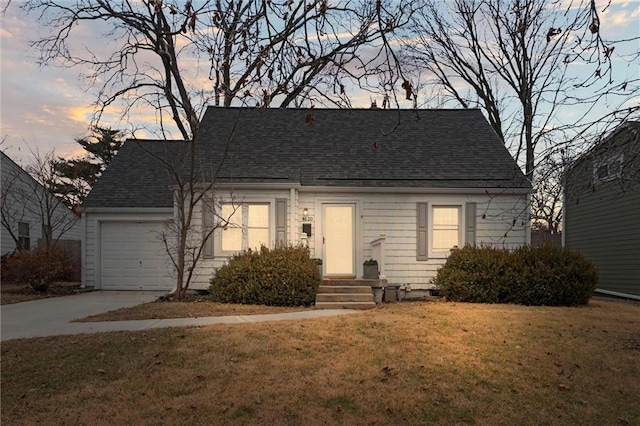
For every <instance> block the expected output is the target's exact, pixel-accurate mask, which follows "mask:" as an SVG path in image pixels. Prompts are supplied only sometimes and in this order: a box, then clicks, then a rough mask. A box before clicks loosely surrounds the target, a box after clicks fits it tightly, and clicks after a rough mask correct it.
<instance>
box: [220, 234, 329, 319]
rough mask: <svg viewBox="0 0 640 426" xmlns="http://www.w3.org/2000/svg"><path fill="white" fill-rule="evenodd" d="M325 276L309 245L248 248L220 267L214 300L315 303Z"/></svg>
mask: <svg viewBox="0 0 640 426" xmlns="http://www.w3.org/2000/svg"><path fill="white" fill-rule="evenodd" d="M320 281H321V276H320V272H319V271H318V267H317V265H316V261H315V260H314V259H311V258H310V257H309V249H308V248H307V247H278V248H275V249H269V248H267V247H264V246H263V247H262V248H261V249H260V250H258V251H251V250H249V251H244V252H242V253H239V254H236V255H234V256H233V257H232V258H231V259H229V262H228V263H227V264H225V265H224V266H222V267H220V268H218V269H217V270H216V274H215V276H214V277H213V278H212V279H211V285H210V287H209V290H210V293H211V299H212V300H213V301H215V302H222V303H242V304H256V305H270V306H301V305H311V304H313V302H314V300H315V297H316V292H317V290H318V286H319V285H320Z"/></svg>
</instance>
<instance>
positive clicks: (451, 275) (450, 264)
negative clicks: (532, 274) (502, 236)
mask: <svg viewBox="0 0 640 426" xmlns="http://www.w3.org/2000/svg"><path fill="white" fill-rule="evenodd" d="M508 258H509V252H508V251H507V250H504V249H495V248H491V247H478V248H476V247H471V246H466V247H464V248H462V249H460V250H453V251H452V252H451V254H450V255H449V258H448V259H447V262H446V264H445V265H444V267H442V268H441V269H440V270H439V271H438V275H437V276H436V280H435V284H436V287H437V288H438V292H439V293H440V294H441V295H442V296H443V297H445V298H447V299H448V300H456V301H465V302H478V303H483V302H484V303H486V302H491V301H493V302H497V301H498V300H502V299H503V298H506V297H507V296H506V293H507V292H508V290H507V288H508V286H509V276H508V275H509V274H508V262H507V259H508Z"/></svg>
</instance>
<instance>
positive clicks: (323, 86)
mask: <svg viewBox="0 0 640 426" xmlns="http://www.w3.org/2000/svg"><path fill="white" fill-rule="evenodd" d="M387 3H389V4H387ZM404 3H405V2H404V0H403V1H401V2H390V1H389V2H383V1H382V0H379V1H377V2H375V3H373V2H369V1H366V0H363V1H341V2H335V3H333V2H332V3H331V4H330V2H328V1H326V0H313V1H301V2H294V1H267V0H263V1H242V0H240V1H232V0H226V1H221V0H216V1H213V0H210V1H201V2H192V1H191V0H185V1H179V0H143V1H140V2H129V1H117V2H114V1H107V0H78V1H76V2H74V3H73V4H69V3H68V2H66V1H62V0H60V1H57V0H29V1H27V2H26V3H24V5H23V6H22V7H23V9H24V10H25V11H27V12H30V13H36V14H38V16H39V22H40V24H42V25H44V26H46V27H48V28H50V29H51V30H52V32H51V35H50V36H45V37H44V38H41V39H39V40H36V41H35V42H34V46H36V47H37V48H39V49H40V51H41V61H42V63H52V62H58V61H59V62H62V63H64V64H66V65H70V66H74V65H75V66H80V67H82V69H83V70H89V72H88V74H87V75H86V77H87V78H88V80H89V83H90V84H91V85H92V86H93V87H94V88H95V89H97V95H96V105H95V106H96V115H95V123H94V124H98V123H99V121H100V118H101V117H102V115H103V114H104V113H105V112H106V111H107V110H108V109H109V108H113V107H120V108H121V110H122V115H123V117H125V118H126V117H130V116H131V113H132V111H133V110H134V109H135V108H149V107H151V108H154V109H155V111H156V116H157V121H158V122H157V126H156V127H157V128H159V131H160V134H161V135H162V136H163V137H165V138H166V137H167V136H170V135H171V129H172V128H173V129H177V131H178V133H179V134H180V136H181V137H182V139H184V140H185V141H188V143H187V148H186V151H187V153H186V154H185V155H179V156H170V157H163V156H158V157H157V158H158V160H160V161H161V162H162V163H163V164H164V166H165V167H166V169H167V171H168V173H169V174H170V175H171V177H172V179H173V181H174V183H175V185H174V196H175V207H176V208H175V211H176V213H175V216H174V218H173V219H172V222H171V223H170V225H169V227H170V228H172V229H173V233H174V234H176V238H177V239H176V241H175V243H174V244H175V245H172V247H174V248H172V249H171V253H170V256H171V259H172V263H173V264H174V266H175V269H176V271H175V272H176V294H177V297H178V298H181V297H183V296H184V294H185V292H186V290H187V288H188V287H189V283H190V281H191V278H192V273H193V269H194V267H195V264H196V263H197V261H198V259H199V257H200V255H201V252H202V249H201V247H200V248H197V249H196V250H195V251H194V250H193V249H189V246H190V244H191V243H190V242H189V241H190V236H189V235H190V233H192V232H196V227H194V214H195V213H196V212H197V209H198V207H199V206H200V203H201V202H202V201H203V198H204V197H205V196H206V194H208V193H211V192H212V189H213V184H214V181H215V176H216V174H215V173H214V174H213V176H214V178H213V179H210V180H209V182H207V183H203V182H202V180H201V179H200V176H201V175H200V171H199V169H198V165H197V164H196V161H195V160H196V151H197V147H198V144H199V143H201V141H200V140H199V135H198V128H199V122H200V118H201V114H202V113H203V107H204V106H205V105H206V104H207V103H210V102H213V103H215V104H220V103H222V104H223V105H225V106H229V105H231V104H232V103H234V102H238V103H239V104H241V105H256V106H257V105H259V106H262V107H268V106H270V105H272V104H274V103H276V102H278V104H279V105H280V106H281V107H285V106H288V105H290V104H292V103H295V102H299V100H300V98H301V97H306V98H307V99H312V100H313V99H324V100H327V101H328V102H331V103H334V104H336V105H340V106H346V105H349V101H348V97H347V90H346V87H345V86H346V81H343V80H342V78H343V77H344V78H345V79H348V80H350V81H352V82H355V84H357V85H358V86H366V85H367V81H368V79H369V78H371V76H372V74H374V73H377V72H379V71H380V69H381V66H380V63H379V61H378V62H376V58H379V56H378V55H376V54H369V55H367V56H366V57H367V58H368V59H361V57H360V53H361V52H362V48H364V47H365V46H368V47H373V48H374V49H378V50H380V51H382V52H387V53H388V52H389V50H388V49H389V42H388V38H387V35H390V34H391V33H393V32H394V31H395V30H396V29H397V28H399V27H400V26H402V25H403V24H404V23H406V19H407V17H408V16H409V15H408V14H406V13H405V10H406V9H407V5H406V4H404ZM408 3H410V2H408ZM391 4H392V5H394V6H393V7H392V6H391ZM85 25H95V26H99V25H103V26H104V28H105V38H104V40H107V41H105V43H104V44H105V45H102V46H100V48H99V49H94V50H91V49H90V48H89V47H88V46H84V45H82V42H81V40H78V38H77V37H76V36H75V33H76V32H77V31H79V30H81V29H82V28H83V27H84V26H85ZM365 53H366V52H365ZM363 57H364V55H363ZM383 58H384V57H383ZM202 64H207V66H206V69H207V74H206V76H205V75H202V74H201V73H202V68H203V67H202V66H201V65H202ZM205 77H206V78H205ZM221 98H222V101H221ZM169 123H171V124H172V125H171V126H170V125H169ZM232 139H233V136H232V135H230V137H229V141H228V143H231V142H232ZM150 155H151V153H150ZM220 156H221V158H224V153H220ZM210 235H211V233H208V232H207V233H205V234H204V235H203V238H202V240H200V244H201V245H202V244H204V243H205V242H206V238H208V237H209V236H210ZM188 252H190V253H194V254H195V256H190V255H188ZM187 256H190V257H191V260H190V261H188V260H187Z"/></svg>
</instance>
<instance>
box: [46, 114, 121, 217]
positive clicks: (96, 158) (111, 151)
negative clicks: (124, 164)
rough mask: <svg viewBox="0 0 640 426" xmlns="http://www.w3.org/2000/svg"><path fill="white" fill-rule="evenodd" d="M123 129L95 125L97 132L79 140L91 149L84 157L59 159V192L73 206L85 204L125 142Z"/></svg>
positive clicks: (86, 147)
mask: <svg viewBox="0 0 640 426" xmlns="http://www.w3.org/2000/svg"><path fill="white" fill-rule="evenodd" d="M121 138H122V134H121V132H120V131H119V130H113V129H110V128H102V127H95V128H94V129H93V135H91V136H89V137H85V138H79V139H76V142H77V143H78V144H80V145H81V146H82V147H83V148H84V150H85V151H86V152H87V153H86V155H85V156H84V157H80V158H72V159H70V160H66V159H64V158H59V159H58V160H57V161H56V162H55V165H54V167H55V170H56V174H57V177H58V182H57V184H56V186H55V192H56V194H58V195H60V196H62V197H64V198H65V199H66V200H68V201H69V203H70V204H71V205H73V206H74V207H77V206H79V205H81V204H82V201H83V200H84V199H85V197H86V196H87V194H89V191H90V190H91V188H92V187H93V185H95V183H96V182H97V181H98V178H99V177H100V175H101V174H102V172H104V170H105V169H106V168H107V166H108V165H109V163H110V162H111V160H112V159H113V157H114V156H115V155H116V154H117V153H118V150H119V149H120V147H121V146H122V144H123V141H122V139H121Z"/></svg>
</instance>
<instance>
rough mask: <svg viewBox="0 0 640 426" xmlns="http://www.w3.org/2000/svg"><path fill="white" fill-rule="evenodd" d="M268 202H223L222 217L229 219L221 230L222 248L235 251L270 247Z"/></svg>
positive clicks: (225, 250) (224, 250)
mask: <svg viewBox="0 0 640 426" xmlns="http://www.w3.org/2000/svg"><path fill="white" fill-rule="evenodd" d="M269 210H270V205H269V204H268V203H262V204H258V203H256V204H241V205H234V204H222V208H221V215H220V216H221V218H223V219H224V220H227V219H228V221H229V223H228V224H227V226H224V227H223V228H222V230H221V232H220V235H221V236H220V249H221V250H222V251H223V252H233V251H240V250H246V249H252V250H254V249H259V248H260V246H262V245H264V246H266V247H270V241H271V237H270V230H269V223H270V219H269Z"/></svg>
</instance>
